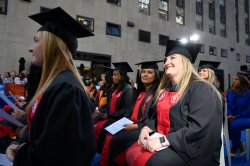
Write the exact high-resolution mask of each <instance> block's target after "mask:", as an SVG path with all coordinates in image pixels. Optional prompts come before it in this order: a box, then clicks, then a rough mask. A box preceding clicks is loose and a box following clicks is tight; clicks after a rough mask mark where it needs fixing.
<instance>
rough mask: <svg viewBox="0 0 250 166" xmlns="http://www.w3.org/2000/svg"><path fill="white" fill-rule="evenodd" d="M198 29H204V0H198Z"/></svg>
mask: <svg viewBox="0 0 250 166" xmlns="http://www.w3.org/2000/svg"><path fill="white" fill-rule="evenodd" d="M196 29H199V30H203V0H196Z"/></svg>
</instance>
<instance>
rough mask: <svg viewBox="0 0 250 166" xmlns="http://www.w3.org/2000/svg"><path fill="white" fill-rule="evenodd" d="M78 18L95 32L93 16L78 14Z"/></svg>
mask: <svg viewBox="0 0 250 166" xmlns="http://www.w3.org/2000/svg"><path fill="white" fill-rule="evenodd" d="M76 20H77V21H78V22H79V23H81V24H82V25H83V26H84V27H85V28H87V29H88V30H90V31H91V32H94V19H93V18H88V17H84V16H79V15H77V16H76Z"/></svg>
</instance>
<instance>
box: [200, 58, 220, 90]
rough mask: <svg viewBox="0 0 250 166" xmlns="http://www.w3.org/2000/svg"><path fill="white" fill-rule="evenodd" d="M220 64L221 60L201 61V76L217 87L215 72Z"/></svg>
mask: <svg viewBox="0 0 250 166" xmlns="http://www.w3.org/2000/svg"><path fill="white" fill-rule="evenodd" d="M219 65H220V62H213V61H200V63H199V76H200V77H201V78H203V79H205V80H207V81H209V82H210V83H212V84H214V85H215V86H216V87H217V86H218V85H217V82H218V80H217V77H216V74H215V69H217V68H218V66H219Z"/></svg>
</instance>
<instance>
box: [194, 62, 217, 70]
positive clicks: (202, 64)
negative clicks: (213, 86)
mask: <svg viewBox="0 0 250 166" xmlns="http://www.w3.org/2000/svg"><path fill="white" fill-rule="evenodd" d="M219 65H220V62H214V61H200V63H199V67H200V69H211V70H215V69H217V68H218V66H219Z"/></svg>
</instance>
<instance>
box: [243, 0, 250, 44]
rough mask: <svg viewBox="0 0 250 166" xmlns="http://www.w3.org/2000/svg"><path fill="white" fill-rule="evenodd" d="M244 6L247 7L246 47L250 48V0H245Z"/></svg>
mask: <svg viewBox="0 0 250 166" xmlns="http://www.w3.org/2000/svg"><path fill="white" fill-rule="evenodd" d="M244 3H245V4H244V6H245V33H246V39H245V41H246V42H245V43H246V45H248V46H250V32H249V31H250V29H249V28H250V26H249V21H250V20H249V17H250V16H249V1H248V0H244Z"/></svg>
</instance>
